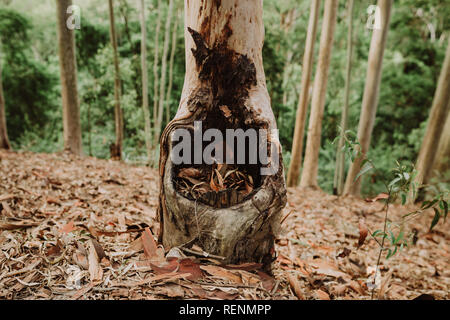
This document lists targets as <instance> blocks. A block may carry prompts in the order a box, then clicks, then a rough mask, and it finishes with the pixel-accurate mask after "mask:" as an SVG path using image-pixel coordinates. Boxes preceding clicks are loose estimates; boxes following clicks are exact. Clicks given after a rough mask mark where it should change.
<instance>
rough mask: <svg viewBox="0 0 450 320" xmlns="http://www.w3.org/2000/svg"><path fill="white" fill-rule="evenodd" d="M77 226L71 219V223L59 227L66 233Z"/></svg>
mask: <svg viewBox="0 0 450 320" xmlns="http://www.w3.org/2000/svg"><path fill="white" fill-rule="evenodd" d="M76 229H77V228H75V225H74V223H73V221H70V222H69V223H67V224H65V225H64V226H63V227H62V228H61V229H59V231H60V232H61V233H65V234H68V233H70V232H72V231H75V230H76Z"/></svg>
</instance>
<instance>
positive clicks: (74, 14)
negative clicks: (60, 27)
mask: <svg viewBox="0 0 450 320" xmlns="http://www.w3.org/2000/svg"><path fill="white" fill-rule="evenodd" d="M66 13H68V14H70V16H69V17H68V18H67V20H66V26H67V29H69V30H75V29H77V30H80V29H81V8H80V7H79V6H77V5H74V4H73V5H71V6H68V7H67V10H66Z"/></svg>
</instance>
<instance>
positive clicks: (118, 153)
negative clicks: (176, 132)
mask: <svg viewBox="0 0 450 320" xmlns="http://www.w3.org/2000/svg"><path fill="white" fill-rule="evenodd" d="M108 3H109V34H110V37H111V46H112V49H113V60H114V123H115V131H116V142H115V144H114V145H112V146H111V158H113V159H116V160H120V159H121V158H122V145H123V115H122V109H121V107H120V96H121V88H120V69H119V54H118V53H117V36H116V26H115V19H114V4H113V0H109V1H108Z"/></svg>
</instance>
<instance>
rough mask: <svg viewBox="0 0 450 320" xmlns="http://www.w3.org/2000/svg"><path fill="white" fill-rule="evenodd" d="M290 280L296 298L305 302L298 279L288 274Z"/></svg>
mask: <svg viewBox="0 0 450 320" xmlns="http://www.w3.org/2000/svg"><path fill="white" fill-rule="evenodd" d="M288 280H289V285H290V286H291V288H292V290H293V291H294V293H295V295H296V297H297V298H299V300H305V297H304V296H303V294H302V291H301V290H300V283H299V282H298V280H297V277H295V276H294V275H292V274H290V273H288Z"/></svg>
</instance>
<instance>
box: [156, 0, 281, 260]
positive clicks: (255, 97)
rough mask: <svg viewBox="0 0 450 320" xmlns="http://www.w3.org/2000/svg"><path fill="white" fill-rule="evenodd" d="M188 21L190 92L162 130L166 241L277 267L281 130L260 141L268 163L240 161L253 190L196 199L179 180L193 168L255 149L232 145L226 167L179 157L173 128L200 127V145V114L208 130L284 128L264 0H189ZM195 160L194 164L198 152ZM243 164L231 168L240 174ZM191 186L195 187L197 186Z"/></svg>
mask: <svg viewBox="0 0 450 320" xmlns="http://www.w3.org/2000/svg"><path fill="white" fill-rule="evenodd" d="M185 23H186V30H185V43H186V76H185V82H184V87H183V92H182V96H181V99H180V105H179V108H178V111H177V114H176V115H175V117H174V119H173V120H172V121H171V122H170V123H169V124H168V125H167V127H166V128H165V130H164V132H163V134H162V136H161V152H160V154H161V156H160V198H159V209H158V217H159V221H160V232H159V240H160V241H162V243H163V245H164V248H165V249H166V250H168V249H170V248H171V247H174V246H182V245H183V244H189V245H192V244H197V245H199V246H200V247H202V248H203V250H205V251H206V252H208V253H211V254H215V255H220V256H223V257H224V262H225V263H240V262H245V261H256V262H262V263H263V264H264V265H265V266H269V265H270V263H271V261H272V259H273V258H274V257H273V253H274V250H273V245H274V239H275V236H276V234H277V233H278V231H279V223H280V214H281V209H282V208H283V207H284V205H285V203H286V190H285V184H284V178H283V168H282V161H281V146H280V144H279V140H278V135H277V134H272V135H271V136H270V137H269V138H267V136H264V135H262V136H261V137H262V139H260V140H259V146H260V150H263V151H264V150H265V151H268V149H270V153H269V155H268V157H269V159H266V160H269V161H268V162H265V161H263V160H261V159H260V162H258V163H257V164H250V163H249V162H246V163H244V164H237V166H236V170H237V171H239V172H243V174H242V175H243V176H244V177H246V178H245V179H248V181H252V183H251V185H250V186H248V185H247V182H245V184H246V186H247V187H249V192H248V193H247V194H245V195H243V194H242V193H236V192H234V189H233V188H230V189H225V190H220V191H217V190H215V191H213V192H208V193H205V194H202V196H199V197H195V199H194V197H193V196H187V195H185V194H183V193H182V192H181V191H182V189H180V186H179V184H178V183H177V181H178V180H177V179H178V178H179V177H180V173H181V172H182V169H183V168H186V167H188V169H189V167H195V168H196V169H197V170H202V171H204V172H207V173H208V174H209V173H210V174H211V178H212V177H213V172H219V170H221V169H220V168H222V169H223V168H226V167H227V166H228V165H229V166H234V164H233V163H234V161H233V160H234V159H233V157H234V156H236V153H237V154H238V156H239V153H241V152H243V151H244V152H245V156H246V157H250V156H251V155H252V153H251V152H250V151H249V150H250V148H248V150H247V149H246V148H244V149H242V148H241V149H239V148H237V149H235V148H231V149H226V154H227V161H226V164H223V162H222V161H218V160H216V163H218V164H217V168H218V169H216V170H213V169H214V168H216V164H207V162H206V160H205V159H203V160H202V159H200V161H199V162H196V163H198V165H189V164H176V162H175V161H174V159H176V158H174V156H176V153H175V151H174V147H178V145H172V143H173V140H172V139H173V137H172V134H173V133H179V132H180V131H179V130H178V129H189V130H193V131H194V138H193V139H192V136H191V135H190V132H191V131H188V132H189V133H188V134H189V139H192V140H193V142H192V140H190V141H189V142H190V143H193V144H194V149H195V150H197V149H196V146H195V144H196V143H197V142H198V140H197V136H196V134H197V133H198V132H197V133H196V128H197V129H198V123H196V124H194V121H200V123H201V125H202V127H203V129H204V130H203V131H200V134H201V133H202V132H206V130H205V129H217V131H218V133H219V134H222V135H223V133H224V132H225V131H226V129H238V128H241V129H242V130H249V129H255V130H259V129H267V130H269V132H274V131H271V130H273V129H276V122H275V118H274V116H273V113H272V109H271V107H270V98H269V95H268V92H267V88H266V80H265V75H264V69H263V63H262V46H263V39H264V25H263V20H262V0H247V1H242V0H228V1H222V2H221V1H202V2H201V1H189V0H185ZM192 127H194V128H193V129H192ZM257 132H258V131H257ZM171 137H172V138H171ZM264 137H265V138H264ZM183 142H184V141H183ZM217 142H223V141H221V140H215V141H214V143H217ZM228 142H229V141H227V142H226V143H225V144H221V143H217V144H216V145H218V146H219V147H221V148H222V149H220V148H219V150H222V151H219V152H218V153H216V156H218V155H219V154H220V152H221V153H222V155H223V154H224V153H223V151H224V150H225V148H227V143H228ZM191 145H192V144H191ZM248 145H251V146H254V145H258V143H255V144H250V143H249V144H248ZM269 146H270V148H269ZM200 147H201V148H202V149H200V152H195V153H193V154H192V155H193V156H194V158H195V159H194V161H196V160H198V159H197V156H199V155H200V157H201V153H202V151H204V152H206V148H204V150H203V146H202V145H201V144H200ZM216 151H217V149H216ZM183 152H184V151H183ZM229 155H231V161H229V159H228V156H229ZM187 162H188V163H192V157H191V158H189V157H188V159H187ZM210 163H211V162H210ZM230 163H231V164H230ZM267 163H268V165H266V164H267ZM237 171H233V172H230V171H229V172H228V174H230V176H232V175H234V174H235V173H236V176H238V174H237ZM267 171H269V172H267ZM244 173H245V174H244ZM224 176H225V175H222V177H224ZM223 179H226V178H223ZM211 181H212V179H211ZM242 181H243V180H241V182H242ZM246 181H247V180H246ZM194 182H195V181H194ZM208 182H209V181H208ZM210 184H211V185H212V184H213V182H211V183H210ZM190 190H191V191H192V192H193V188H192V189H190Z"/></svg>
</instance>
